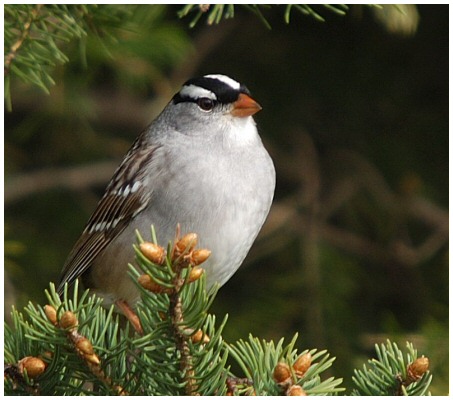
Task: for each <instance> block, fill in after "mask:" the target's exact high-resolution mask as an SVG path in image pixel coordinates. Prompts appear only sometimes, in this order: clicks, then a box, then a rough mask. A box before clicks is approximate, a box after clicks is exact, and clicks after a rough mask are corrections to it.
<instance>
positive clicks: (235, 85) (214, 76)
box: [204, 74, 241, 90]
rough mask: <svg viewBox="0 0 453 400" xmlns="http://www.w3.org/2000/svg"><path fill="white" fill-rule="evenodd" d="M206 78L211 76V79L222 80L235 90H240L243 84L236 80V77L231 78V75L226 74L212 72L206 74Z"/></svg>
mask: <svg viewBox="0 0 453 400" xmlns="http://www.w3.org/2000/svg"><path fill="white" fill-rule="evenodd" d="M204 77H205V78H211V79H217V80H218V81H221V82H223V83H225V84H226V85H228V86H230V87H231V88H233V89H234V90H239V89H240V88H241V84H240V83H239V82H236V81H235V80H234V79H231V78H230V77H229V76H226V75H219V74H211V75H205V76H204Z"/></svg>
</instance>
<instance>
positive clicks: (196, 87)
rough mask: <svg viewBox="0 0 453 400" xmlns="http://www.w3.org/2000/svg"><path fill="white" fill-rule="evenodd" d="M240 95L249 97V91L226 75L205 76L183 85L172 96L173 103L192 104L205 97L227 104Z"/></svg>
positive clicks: (190, 80)
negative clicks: (186, 102) (188, 102)
mask: <svg viewBox="0 0 453 400" xmlns="http://www.w3.org/2000/svg"><path fill="white" fill-rule="evenodd" d="M241 93H245V94H247V95H250V91H249V90H248V89H247V88H246V87H245V86H244V85H241V84H240V83H239V82H236V81H235V80H234V79H231V78H230V77H228V76H226V75H205V76H202V77H199V78H192V79H189V80H188V81H187V82H186V83H184V85H183V86H182V88H181V90H180V91H179V92H178V93H176V94H175V95H174V96H173V102H174V103H175V104H177V103H181V102H185V101H190V102H193V101H197V100H198V99H200V98H202V97H205V98H208V99H211V100H214V101H216V102H218V103H223V104H227V103H233V102H235V101H236V100H237V99H238V97H239V94H241Z"/></svg>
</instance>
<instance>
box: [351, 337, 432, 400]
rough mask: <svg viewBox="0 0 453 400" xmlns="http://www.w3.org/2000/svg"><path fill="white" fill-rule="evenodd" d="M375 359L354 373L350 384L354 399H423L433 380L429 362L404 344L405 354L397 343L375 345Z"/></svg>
mask: <svg viewBox="0 0 453 400" xmlns="http://www.w3.org/2000/svg"><path fill="white" fill-rule="evenodd" d="M375 348H376V355H377V359H372V360H369V361H368V364H369V365H368V366H367V365H364V366H363V368H362V369H361V370H355V371H354V376H353V378H352V379H353V381H354V383H355V385H356V389H354V390H353V392H352V394H353V395H356V396H385V395H388V396H402V395H404V396H424V395H426V394H428V395H429V392H428V388H429V385H430V383H431V380H432V376H431V373H430V372H429V360H428V358H426V357H424V356H422V357H418V356H417V350H416V349H414V347H413V345H412V344H411V343H406V348H407V353H406V354H403V352H402V351H401V350H400V349H399V347H398V345H397V344H396V343H391V342H390V340H387V343H385V344H381V345H380V346H379V345H377V344H376V346H375Z"/></svg>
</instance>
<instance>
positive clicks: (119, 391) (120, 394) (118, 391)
mask: <svg viewBox="0 0 453 400" xmlns="http://www.w3.org/2000/svg"><path fill="white" fill-rule="evenodd" d="M113 388H114V389H115V390H116V391H117V393H118V396H128V395H129V394H128V393H127V392H126V391H125V390H124V388H122V387H121V386H119V385H116V386H114V387H113Z"/></svg>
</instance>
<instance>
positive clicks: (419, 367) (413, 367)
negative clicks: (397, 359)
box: [406, 356, 429, 383]
mask: <svg viewBox="0 0 453 400" xmlns="http://www.w3.org/2000/svg"><path fill="white" fill-rule="evenodd" d="M428 369H429V359H428V358H427V357H424V356H422V357H419V358H417V359H416V360H415V361H414V362H412V363H410V364H409V365H408V366H407V379H406V381H407V383H412V382H417V381H419V380H420V379H421V377H422V376H423V374H424V373H425V372H427V371H428Z"/></svg>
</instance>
